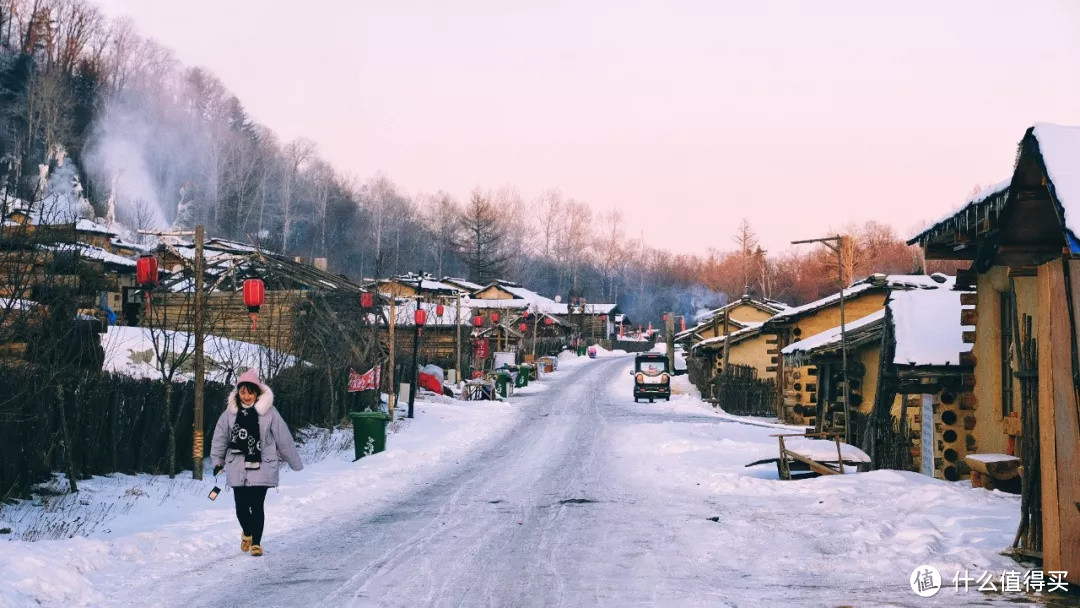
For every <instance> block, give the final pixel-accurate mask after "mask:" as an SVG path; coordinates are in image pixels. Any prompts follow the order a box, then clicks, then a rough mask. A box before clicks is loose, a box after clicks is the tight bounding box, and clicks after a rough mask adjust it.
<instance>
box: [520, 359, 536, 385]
mask: <svg viewBox="0 0 1080 608" xmlns="http://www.w3.org/2000/svg"><path fill="white" fill-rule="evenodd" d="M518 374H519V376H518V382H519V386H529V383H530V382H532V381H533V380H536V367H534V366H532V365H528V364H522V365H519V366H518ZM522 378H524V380H522Z"/></svg>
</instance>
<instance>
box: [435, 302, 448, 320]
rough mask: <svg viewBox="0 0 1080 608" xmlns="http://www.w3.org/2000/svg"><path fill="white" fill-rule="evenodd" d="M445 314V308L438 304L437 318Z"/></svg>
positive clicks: (436, 307) (436, 309)
mask: <svg viewBox="0 0 1080 608" xmlns="http://www.w3.org/2000/svg"><path fill="white" fill-rule="evenodd" d="M444 312H446V307H445V306H443V305H442V304H438V305H436V306H435V316H437V317H441V316H442V315H443V313H444Z"/></svg>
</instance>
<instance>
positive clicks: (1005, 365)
mask: <svg viewBox="0 0 1080 608" xmlns="http://www.w3.org/2000/svg"><path fill="white" fill-rule="evenodd" d="M1000 303H1001V415H1002V416H1008V415H1009V414H1011V413H1013V412H1014V411H1015V404H1014V403H1013V364H1012V363H1013V336H1014V335H1015V333H1016V327H1015V323H1016V317H1015V315H1016V294H1015V293H1013V292H1011V291H1003V292H1001V297H1000Z"/></svg>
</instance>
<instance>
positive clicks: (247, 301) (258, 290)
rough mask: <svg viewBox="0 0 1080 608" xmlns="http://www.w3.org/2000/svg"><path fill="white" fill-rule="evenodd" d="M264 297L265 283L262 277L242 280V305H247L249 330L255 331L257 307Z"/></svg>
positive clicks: (257, 317)
mask: <svg viewBox="0 0 1080 608" xmlns="http://www.w3.org/2000/svg"><path fill="white" fill-rule="evenodd" d="M265 299H266V285H265V284H264V283H263V282H262V279H247V280H246V281H244V306H247V309H248V316H250V317H251V331H255V329H256V322H257V321H258V319H259V307H260V306H262V305H263V301H264V300H265Z"/></svg>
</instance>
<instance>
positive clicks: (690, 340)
mask: <svg viewBox="0 0 1080 608" xmlns="http://www.w3.org/2000/svg"><path fill="white" fill-rule="evenodd" d="M786 308H787V306H786V305H782V304H779V303H774V302H771V301H764V300H758V299H755V298H752V297H750V296H748V295H744V296H743V297H741V298H739V299H738V300H735V301H734V302H730V303H728V304H727V305H725V306H722V307H720V308H717V309H715V310H712V311H710V313H709V316H707V317H705V318H703V319H702V320H701V322H699V323H698V324H697V325H695V326H693V327H690V328H688V329H687V330H686V331H682V332H679V333H677V334H675V336H674V337H673V341H674V342H675V343H676V344H682V345H683V348H684V351H685V352H687V353H688V354H689V355H690V358H689V359H688V360H687V365H688V367H689V366H693V367H694V368H695V369H696V370H697V372H696V373H695V374H694V375H695V376H696V377H695V379H694V381H695V383H696V384H698V385H699V388H701V387H703V386H708V385H709V384H711V383H712V380H713V379H714V378H715V377H716V375H717V374H718V373H720V372H721V371H722V370H723V367H724V356H723V354H724V344H725V342H726V343H728V349H727V350H728V361H729V362H730V363H732V364H735V365H743V366H749V367H751V368H753V369H755V370H756V373H757V377H759V378H775V377H776V370H775V369H770V368H772V367H774V366H773V364H772V355H774V354H775V352H774V353H770V352H769V351H773V350H775V349H776V346H775V344H776V343H775V341H774V340H773V339H772V338H771V337H770V336H769V335H767V334H763V333H762V332H761V325H762V323H764V322H765V321H767V320H769V319H770V318H772V317H773V316H774V315H776V314H777V313H779V312H781V311H783V310H785V309H786ZM703 394H705V393H704V392H703Z"/></svg>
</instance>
